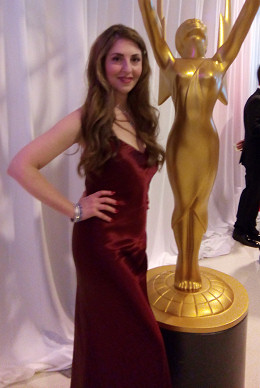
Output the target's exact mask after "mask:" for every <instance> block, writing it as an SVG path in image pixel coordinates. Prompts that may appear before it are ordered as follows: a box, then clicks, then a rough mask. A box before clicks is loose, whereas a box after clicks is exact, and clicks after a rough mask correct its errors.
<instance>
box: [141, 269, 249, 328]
mask: <svg viewBox="0 0 260 388" xmlns="http://www.w3.org/2000/svg"><path fill="white" fill-rule="evenodd" d="M174 273H175V266H169V265H168V266H163V267H158V268H154V269H151V270H149V271H148V274H147V289H148V297H149V302H150V305H151V307H152V310H153V313H154V315H155V318H156V320H157V321H158V323H159V324H160V326H161V327H164V328H166V329H169V330H173V331H182V332H189V333H210V332H217V331H222V330H226V329H228V328H231V327H233V326H235V325H237V324H238V323H239V322H240V321H242V320H243V319H244V318H245V316H246V315H247V310H248V295H247V292H246V290H245V288H244V287H243V286H242V285H241V284H240V283H239V282H238V281H237V280H236V279H234V278H233V277H231V276H229V275H226V274H224V273H222V272H219V271H216V270H213V269H209V268H205V267H202V268H201V277H202V287H201V289H200V290H199V291H197V292H193V293H187V292H185V291H180V290H177V289H176V288H175V287H174Z"/></svg>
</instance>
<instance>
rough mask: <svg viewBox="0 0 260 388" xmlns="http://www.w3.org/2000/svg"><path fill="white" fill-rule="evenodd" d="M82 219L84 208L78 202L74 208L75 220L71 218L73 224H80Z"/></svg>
mask: <svg viewBox="0 0 260 388" xmlns="http://www.w3.org/2000/svg"><path fill="white" fill-rule="evenodd" d="M81 219H82V206H81V204H80V203H79V202H78V203H76V204H75V206H74V218H71V221H72V222H79V221H81Z"/></svg>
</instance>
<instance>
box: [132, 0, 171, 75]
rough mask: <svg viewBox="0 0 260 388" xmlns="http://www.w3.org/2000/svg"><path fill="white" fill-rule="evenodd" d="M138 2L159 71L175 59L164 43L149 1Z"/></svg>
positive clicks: (159, 24)
mask: <svg viewBox="0 0 260 388" xmlns="http://www.w3.org/2000/svg"><path fill="white" fill-rule="evenodd" d="M138 2H139V7H140V10H141V13H142V17H143V22H144V25H145V28H146V32H147V35H148V37H149V40H150V43H151V46H152V49H153V53H154V56H155V59H156V62H157V64H158V66H159V67H160V68H161V69H164V68H166V66H167V64H168V63H169V61H171V62H172V63H173V62H174V61H175V58H174V57H173V55H172V53H171V50H170V48H169V46H168V45H167V43H166V41H165V38H164V32H163V29H162V25H161V23H160V20H159V17H158V14H157V12H156V10H155V9H154V8H153V7H152V5H151V1H150V0H138Z"/></svg>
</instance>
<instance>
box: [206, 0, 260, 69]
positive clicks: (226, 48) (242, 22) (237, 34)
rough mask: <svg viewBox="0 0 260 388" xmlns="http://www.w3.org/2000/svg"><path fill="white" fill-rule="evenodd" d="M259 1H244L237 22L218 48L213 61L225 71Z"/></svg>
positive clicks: (234, 56)
mask: <svg viewBox="0 0 260 388" xmlns="http://www.w3.org/2000/svg"><path fill="white" fill-rule="evenodd" d="M259 5H260V0H246V1H245V4H244V6H243V8H242V9H241V11H240V14H239V15H238V17H237V20H236V22H235V24H234V26H233V28H232V30H231V31H230V34H229V35H228V38H227V40H226V41H225V42H224V44H223V45H222V46H221V47H219V49H218V50H217V52H216V54H215V55H214V57H213V60H217V61H219V62H220V63H222V64H223V70H224V71H226V70H227V69H228V67H229V66H230V65H231V63H232V62H233V61H234V59H235V58H236V56H237V54H238V52H239V50H240V48H241V46H242V44H243V42H244V40H245V37H246V35H247V33H248V31H249V29H250V26H251V24H252V22H253V20H254V17H255V15H256V13H257V11H258V9H259Z"/></svg>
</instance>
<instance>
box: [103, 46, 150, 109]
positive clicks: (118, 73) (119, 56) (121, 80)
mask: <svg viewBox="0 0 260 388" xmlns="http://www.w3.org/2000/svg"><path fill="white" fill-rule="evenodd" d="M105 70H106V78H107V81H108V82H109V83H110V85H111V86H112V88H113V90H114V93H115V101H116V103H119V102H120V101H121V100H122V98H125V97H127V94H128V93H129V92H130V91H131V90H132V89H133V88H134V87H135V85H136V84H137V82H138V80H139V78H140V75H141V74H142V52H141V50H140V48H139V47H138V45H137V44H136V43H134V42H133V41H131V40H129V39H118V40H117V41H116V42H115V43H114V45H113V46H112V47H111V49H110V50H109V52H108V53H107V56H106V60H105Z"/></svg>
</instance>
